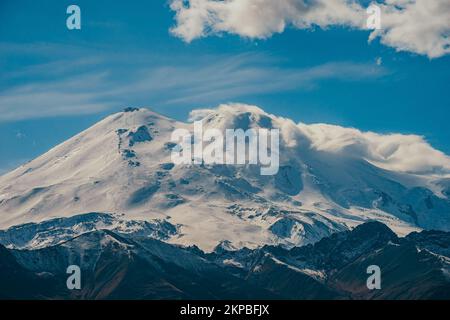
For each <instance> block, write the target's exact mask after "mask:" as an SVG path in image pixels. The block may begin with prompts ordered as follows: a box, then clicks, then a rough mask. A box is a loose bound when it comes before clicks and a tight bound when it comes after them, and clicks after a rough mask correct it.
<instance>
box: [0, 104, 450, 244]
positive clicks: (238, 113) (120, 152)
mask: <svg viewBox="0 0 450 320" xmlns="http://www.w3.org/2000/svg"><path fill="white" fill-rule="evenodd" d="M193 115H194V116H195V117H196V118H202V119H204V120H203V122H204V127H205V129H206V128H218V129H220V130H225V129H231V128H242V129H248V128H269V129H270V128H280V129H281V138H282V141H281V145H280V170H279V172H278V174H277V175H275V176H261V175H260V170H259V168H258V167H257V166H222V165H214V166H208V165H202V166H198V165H189V166H188V165H180V166H178V165H177V166H173V164H171V149H172V148H173V147H174V146H173V144H171V143H170V136H171V133H172V132H173V130H174V129H175V128H187V129H190V130H191V129H192V124H191V123H182V122H177V121H175V120H172V119H168V118H166V117H164V116H161V115H158V114H156V113H154V112H151V111H149V110H147V109H128V110H127V111H126V112H121V113H117V114H114V115H111V116H109V117H107V118H106V119H104V120H103V121H101V122H99V123H97V124H96V125H94V126H93V127H91V128H89V129H87V130H86V131H84V132H82V133H80V134H79V135H77V136H75V137H73V138H72V139H70V140H68V141H66V142H64V143H62V144H61V145H59V146H57V147H55V148H53V149H52V150H50V151H49V152H47V153H45V154H44V155H42V156H41V157H39V158H37V159H35V160H33V161H31V162H29V163H27V164H26V165H23V166H21V167H20V168H18V169H16V170H14V171H12V172H10V173H8V174H6V175H4V176H2V177H0V228H2V229H6V228H9V227H11V226H17V225H20V224H24V223H31V222H33V223H38V222H43V221H47V220H49V219H53V218H61V217H65V218H68V217H73V216H75V215H79V214H85V213H92V212H108V213H112V214H114V215H116V216H120V221H122V222H120V223H122V225H123V224H124V223H125V222H123V221H139V223H141V222H142V221H149V223H151V224H152V225H154V223H155V222H159V223H161V222H164V221H166V222H167V223H169V224H170V225H172V226H176V230H177V231H176V233H174V234H172V233H171V234H169V235H168V237H167V238H166V239H164V240H165V241H168V242H170V243H175V244H182V245H197V246H199V247H200V248H202V249H204V250H206V251H211V250H213V249H214V248H215V247H216V246H217V245H218V244H219V243H222V242H223V241H224V240H228V241H229V243H230V244H231V245H232V246H234V247H235V248H241V247H244V246H247V247H250V248H255V247H258V246H261V245H263V244H282V245H285V246H288V247H289V246H293V245H302V244H307V243H311V242H316V241H317V240H319V239H321V238H323V237H325V236H329V235H330V234H331V233H334V232H337V231H342V230H347V229H349V228H352V227H354V226H356V225H359V224H361V223H362V222H364V221H367V220H378V221H380V222H383V223H385V224H387V225H388V226H390V227H391V228H392V229H393V230H394V231H395V232H397V233H398V234H400V235H405V234H407V233H409V232H410V231H414V230H419V229H422V228H425V229H440V230H447V231H448V230H450V201H449V198H448V185H449V184H448V181H449V180H448V176H446V173H445V172H444V173H442V172H436V170H435V172H433V173H428V172H412V171H411V170H410V171H400V170H399V169H396V167H395V166H391V167H389V166H386V165H383V164H380V163H378V162H376V161H372V159H368V158H367V157H365V155H364V154H361V152H359V151H358V152H357V151H355V149H352V148H347V149H346V150H344V151H345V152H342V150H341V151H340V152H336V150H333V149H332V148H328V147H327V148H325V147H323V146H324V144H323V143H322V144H321V147H318V146H317V145H316V144H315V142H316V141H315V140H313V139H315V138H314V135H313V134H312V133H311V128H309V129H310V130H307V128H305V127H304V125H297V124H295V123H294V122H292V121H290V120H289V119H284V118H280V117H276V116H273V115H269V114H267V113H265V112H264V111H262V110H261V109H259V108H256V107H252V106H245V105H234V106H222V107H220V108H219V109H214V110H202V111H199V112H196V113H194V114H193ZM321 130H322V129H321ZM347 142H348V141H347ZM347 142H346V143H347ZM358 150H359V149H358ZM443 159H444V160H442V161H443V166H444V167H445V166H447V165H448V167H450V163H446V161H447V160H446V159H448V158H446V157H444V158H443ZM89 223H92V221H90V222H89ZM139 223H138V224H139ZM115 225H116V222H114V223H111V225H110V226H109V227H108V228H109V229H113V230H115V229H114V228H115V227H114V226H115ZM63 229H64V228H63ZM69 229H70V232H69V233H70V234H77V233H78V234H81V233H83V232H87V231H92V228H91V227H77V228H74V227H73V226H72V227H70V228H69ZM33 230H34V232H37V231H36V230H35V229H33ZM64 230H65V231H63V232H61V235H62V236H61V238H62V239H63V238H64V237H67V234H68V233H67V232H68V231H67V228H66V229H64ZM152 230H153V229H152ZM38 233H39V232H37V233H36V234H38ZM8 234H9V233H8ZM33 237H34V236H33ZM54 241H56V240H55V239H52V240H51V242H52V243H53V242H54ZM56 242H57V241H56ZM38 243H42V242H39V241H37V242H36V245H39V244H38ZM27 245H30V242H27Z"/></svg>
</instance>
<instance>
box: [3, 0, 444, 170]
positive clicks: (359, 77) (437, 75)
mask: <svg viewBox="0 0 450 320" xmlns="http://www.w3.org/2000/svg"><path fill="white" fill-rule="evenodd" d="M70 4H77V5H79V7H80V8H81V14H82V29H81V30H72V31H70V30H68V29H67V28H66V18H67V14H66V8H67V6H68V5H70ZM174 15H175V14H174V12H173V11H172V10H171V9H170V7H169V4H168V2H167V1H165V0H152V1H122V0H116V1H103V0H96V1H92V0H90V1H84V0H76V1H63V0H53V1H50V0H40V1H31V0H2V1H1V3H0V24H1V27H0V70H1V73H0V172H2V171H3V172H4V171H6V170H10V169H13V168H14V167H15V166H17V165H20V164H21V163H23V162H25V161H28V160H31V159H32V158H34V157H36V156H38V155H40V154H42V153H43V152H45V151H47V150H48V149H49V148H51V147H52V146H54V145H56V144H58V143H60V142H62V141H64V140H66V139H67V138H69V137H71V136H73V135H74V134H76V133H78V132H79V131H81V130H83V129H85V128H87V127H89V126H90V125H92V124H93V123H95V122H97V121H99V120H101V119H102V118H103V117H104V116H105V115H108V114H110V113H112V112H115V111H119V110H121V109H123V108H124V107H125V106H148V107H151V108H152V109H153V110H155V111H157V112H160V113H163V114H165V115H168V116H171V117H174V118H177V119H180V120H185V119H187V115H188V112H189V111H190V110H192V109H194V108H204V107H214V106H217V105H218V104H221V103H227V102H244V103H248V104H255V105H258V106H260V107H261V108H263V109H264V110H266V111H268V112H271V113H275V114H277V115H282V116H287V117H290V118H292V119H294V120H295V121H301V122H306V123H314V122H325V123H332V124H338V125H342V126H351V127H356V128H358V129H361V130H371V131H376V132H381V133H387V132H399V133H414V134H419V135H423V136H425V137H426V139H427V141H429V142H430V143H431V144H432V145H433V146H434V147H436V148H438V149H440V150H442V151H444V152H445V153H447V154H449V153H450V129H449V126H448V122H449V119H450V102H449V92H450V85H449V84H450V72H449V70H450V68H449V67H450V60H449V59H450V58H449V56H448V55H447V56H442V57H438V58H434V59H430V58H429V57H427V56H426V55H420V54H417V53H411V52H397V51H396V50H395V48H392V47H389V46H386V45H383V44H380V43H379V40H375V41H373V42H371V43H370V44H369V43H368V34H369V32H368V31H364V30H362V31H361V30H355V29H354V28H349V27H342V26H337V27H336V26H332V27H328V28H326V30H322V29H321V28H312V29H311V28H310V29H307V30H298V29H296V28H293V27H288V28H287V29H286V30H285V31H284V32H282V33H279V34H278V33H277V34H274V35H272V36H271V37H268V38H267V39H249V38H244V37H240V36H239V35H233V34H229V33H226V32H224V33H220V34H218V35H211V36H208V37H203V38H199V39H195V40H193V41H192V42H190V43H186V42H185V41H183V40H182V39H180V38H179V37H175V36H174V35H173V34H171V33H170V32H169V30H170V28H172V27H173V26H174V25H175V23H176V22H175V20H174ZM377 61H378V62H380V61H381V64H380V63H377Z"/></svg>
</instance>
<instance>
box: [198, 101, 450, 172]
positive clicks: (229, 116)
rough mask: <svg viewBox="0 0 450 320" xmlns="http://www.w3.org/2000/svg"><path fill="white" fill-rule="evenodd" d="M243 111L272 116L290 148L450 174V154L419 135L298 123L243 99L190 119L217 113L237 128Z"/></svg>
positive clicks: (400, 169) (403, 169) (391, 167)
mask: <svg viewBox="0 0 450 320" xmlns="http://www.w3.org/2000/svg"><path fill="white" fill-rule="evenodd" d="M243 114H246V115H248V117H249V118H252V119H256V120H260V119H270V123H271V126H273V128H278V129H280V133H281V138H282V144H281V145H282V146H285V147H287V148H303V147H307V148H310V149H312V150H316V151H320V152H330V153H334V154H341V155H343V156H346V157H352V158H358V159H362V160H365V161H368V162H370V163H372V164H373V165H375V166H377V167H380V168H383V169H386V170H392V171H396V172H408V173H413V174H419V175H420V174H424V175H428V174H436V175H438V176H445V175H448V174H450V157H449V156H448V155H446V154H445V153H443V152H441V151H439V150H437V149H434V148H433V147H432V146H431V145H430V144H429V143H428V142H427V141H426V140H425V139H424V137H422V136H419V135H413V134H409V135H406V134H399V133H392V134H380V133H375V132H363V131H360V130H358V129H354V128H346V127H342V126H338V125H330V124H323V123H317V124H305V123H298V124H296V123H295V122H294V121H292V120H291V119H288V118H283V117H279V116H275V115H273V114H269V113H267V112H265V111H264V110H263V109H261V108H259V107H257V106H253V105H246V104H242V103H230V104H222V105H220V106H218V107H217V108H214V109H197V110H193V111H191V113H190V121H196V120H201V119H206V118H211V117H213V118H215V119H221V121H220V122H219V123H220V124H222V126H221V128H222V129H224V128H228V129H234V128H233V127H230V126H232V125H234V124H236V122H235V121H234V120H235V119H236V117H239V116H240V115H243ZM256 122H258V121H256ZM266 122H267V121H266ZM216 125H217V123H216ZM227 125H228V126H227ZM224 126H225V127H224Z"/></svg>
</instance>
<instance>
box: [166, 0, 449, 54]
mask: <svg viewBox="0 0 450 320" xmlns="http://www.w3.org/2000/svg"><path fill="white" fill-rule="evenodd" d="M379 6H380V9H381V28H382V29H381V30H377V31H373V32H371V34H370V37H369V40H373V39H375V38H377V37H380V39H381V42H382V43H383V44H385V45H388V46H391V47H394V48H396V49H397V50H402V51H410V52H415V53H418V54H423V55H427V56H428V57H430V58H435V57H440V56H442V55H445V54H447V53H449V52H450V47H449V45H450V38H449V35H450V2H449V1H448V0H385V1H384V2H383V3H380V4H379ZM171 9H172V10H173V11H175V12H176V17H175V20H176V25H175V26H174V27H173V28H172V29H171V32H172V33H173V34H174V35H176V36H178V37H180V38H182V39H184V40H185V41H186V42H191V41H192V40H194V39H196V38H201V37H205V36H208V35H210V34H218V33H222V32H228V33H231V34H236V35H239V36H242V37H248V38H259V39H264V38H268V37H270V36H271V35H272V34H274V33H281V32H283V31H284V30H285V29H286V27H287V26H293V27H295V28H298V29H309V28H311V27H314V26H319V27H321V28H327V27H330V26H347V27H351V28H356V29H361V30H365V29H367V23H366V22H367V18H368V15H367V12H366V10H365V7H364V6H363V5H361V4H360V1H356V0H353V1H352V0H277V1H273V0H223V1H222V0H221V1H217V0H172V1H171Z"/></svg>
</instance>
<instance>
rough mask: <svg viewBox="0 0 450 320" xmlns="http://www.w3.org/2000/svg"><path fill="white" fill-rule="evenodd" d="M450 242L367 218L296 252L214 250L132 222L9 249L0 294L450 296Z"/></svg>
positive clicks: (449, 237)
mask: <svg viewBox="0 0 450 320" xmlns="http://www.w3.org/2000/svg"><path fill="white" fill-rule="evenodd" d="M85 218H86V217H78V219H85ZM67 219H70V218H67ZM104 219H105V221H107V220H108V219H110V217H109V216H106V217H104ZM64 220H66V219H63V220H62V221H60V223H65V221H64ZM54 222H55V221H54ZM72 222H73V221H68V224H71V223H72ZM106 225H108V223H106ZM25 228H26V229H27V232H28V234H29V238H31V237H33V236H37V235H38V234H49V233H51V232H50V231H51V230H52V224H45V225H39V226H37V225H31V226H26V227H25ZM169 229H170V228H169ZM16 232H17V229H13V230H10V231H8V232H6V233H3V234H2V241H5V240H4V239H6V238H8V237H9V241H10V242H9V246H14V244H15V243H17V246H21V245H24V244H23V243H18V242H20V239H17V238H16V237H15V233H16ZM162 238H164V237H162ZM449 244H450V233H446V232H441V231H422V232H420V233H412V234H410V235H408V236H407V237H405V238H399V237H397V235H396V234H395V233H394V232H392V231H391V230H390V229H389V228H388V227H386V226H385V225H383V224H381V223H379V222H368V223H366V224H363V225H360V226H358V227H356V228H355V229H354V230H352V231H344V232H338V233H335V234H333V235H332V236H330V237H327V238H324V239H322V240H320V241H319V242H317V243H315V244H313V245H307V246H303V247H296V248H293V249H283V248H282V247H279V246H264V247H261V248H259V249H247V248H243V249H240V250H232V249H231V248H229V243H227V242H224V243H222V244H220V245H219V246H217V247H216V248H215V250H214V251H213V252H210V253H205V252H203V251H202V250H200V249H199V248H197V247H181V246H177V245H173V244H168V243H165V242H163V241H161V240H157V239H156V238H151V237H148V236H145V235H142V234H138V233H132V232H131V233H130V232H128V230H126V229H125V230H121V229H120V228H116V229H115V230H107V229H102V230H94V231H89V232H86V233H83V234H82V235H80V236H77V237H72V238H70V237H69V239H68V240H66V241H62V242H60V243H58V244H51V245H50V244H49V245H46V246H45V245H44V246H41V248H40V249H34V250H25V249H24V250H15V249H6V248H5V247H3V246H0V283H1V289H2V290H0V298H3V299H5V298H6V299H55V298H57V299H450V277H449V271H450V247H449ZM68 265H79V266H81V268H82V275H83V276H82V279H83V280H82V287H81V290H74V291H71V290H67V288H66V278H67V274H66V268H67V266H68ZM369 265H378V266H379V267H380V268H381V270H383V278H382V279H383V280H382V290H373V291H371V290H368V289H367V287H366V279H367V273H366V268H367V266H369Z"/></svg>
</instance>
